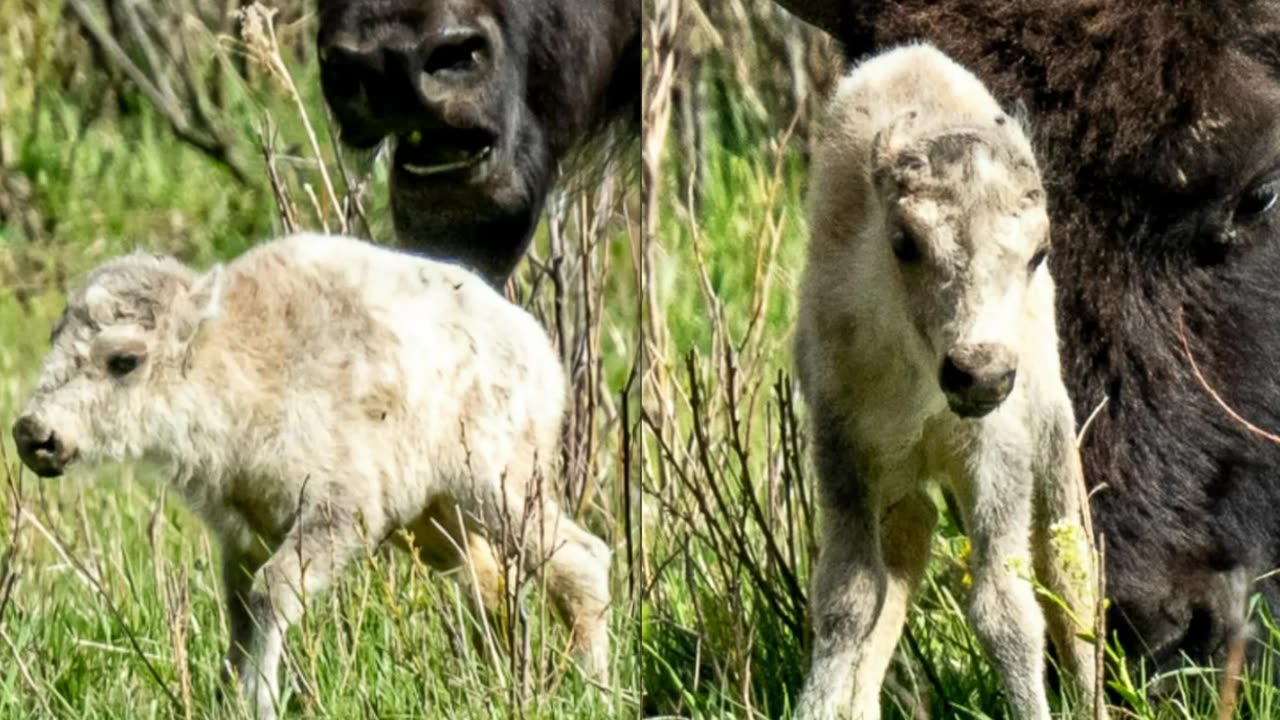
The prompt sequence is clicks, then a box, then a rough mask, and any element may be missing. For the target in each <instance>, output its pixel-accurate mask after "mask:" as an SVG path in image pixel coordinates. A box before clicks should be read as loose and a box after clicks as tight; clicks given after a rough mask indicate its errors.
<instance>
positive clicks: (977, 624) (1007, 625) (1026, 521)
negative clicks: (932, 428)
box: [956, 457, 1049, 720]
mask: <svg viewBox="0 0 1280 720" xmlns="http://www.w3.org/2000/svg"><path fill="white" fill-rule="evenodd" d="M1022 468H1025V472H1023V471H1022V470H1021V469H1022ZM971 473H972V474H971V476H970V477H969V478H966V480H965V482H964V483H962V486H961V487H957V488H956V491H957V492H956V494H957V496H958V499H959V500H960V505H961V511H962V512H964V513H965V515H966V520H967V521H966V523H965V525H966V526H967V527H968V528H969V539H970V542H971V543H972V546H973V554H972V556H971V559H970V568H971V574H972V575H973V589H972V590H971V594H970V598H969V612H968V616H969V622H970V623H971V625H972V626H973V631H974V634H975V635H977V637H978V640H979V642H981V643H982V646H983V649H985V650H986V651H987V654H988V655H989V656H990V657H991V660H992V662H993V663H994V665H995V667H996V669H997V671H998V672H999V673H1000V676H1001V678H1002V679H1003V680H1004V684H1005V690H1006V692H1007V693H1008V695H1009V704H1010V706H1011V708H1012V711H1013V717H1014V718H1016V720H1049V701H1048V699H1047V697H1046V695H1045V689H1044V632H1045V625H1044V617H1043V616H1042V615H1041V613H1040V606H1039V604H1038V603H1037V601H1036V595H1035V590H1034V588H1033V587H1032V584H1031V574H1032V567H1031V558H1030V553H1029V547H1028V545H1029V536H1030V533H1031V497H1030V495H1031V490H1032V488H1031V482H1030V467H1029V465H1028V464H1027V463H1025V462H1018V461H1017V460H1016V459H1015V458H1012V457H1009V458H984V461H983V463H982V464H981V465H980V466H978V467H975V468H971Z"/></svg>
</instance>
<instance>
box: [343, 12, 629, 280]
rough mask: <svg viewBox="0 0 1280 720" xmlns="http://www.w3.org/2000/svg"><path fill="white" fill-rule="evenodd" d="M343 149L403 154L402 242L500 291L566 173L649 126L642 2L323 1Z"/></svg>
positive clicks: (397, 175) (397, 179)
mask: <svg viewBox="0 0 1280 720" xmlns="http://www.w3.org/2000/svg"><path fill="white" fill-rule="evenodd" d="M319 8H320V28H319V37H318V45H319V50H320V57H321V84H322V86H323V88H324V93H325V99H326V100H327V101H328V104H329V106H330V108H332V110H333V112H334V116H335V117H336V119H337V121H338V125H339V128H340V131H341V132H340V134H341V137H342V139H343V141H344V142H345V143H346V144H348V145H351V146H354V147H357V148H372V147H375V146H377V145H378V144H380V143H382V142H383V141H384V140H387V139H392V140H393V143H394V163H393V166H394V167H393V170H392V174H391V206H392V215H393V216H394V219H395V226H396V234H397V235H398V237H399V239H400V241H401V243H402V244H403V245H405V246H406V247H408V248H411V249H413V250H417V251H421V252H424V253H426V254H428V255H432V256H435V257H442V258H448V259H452V260H457V261H460V262H462V263H464V264H466V265H469V266H471V267H473V268H474V269H476V270H479V271H480V272H481V273H482V274H484V275H485V276H487V277H488V278H489V279H490V281H491V282H501V281H503V280H505V279H506V278H507V276H508V275H510V273H511V271H512V270H513V269H514V268H515V265H516V263H517V261H519V259H520V257H521V255H523V254H524V251H525V249H526V248H527V246H528V243H529V239H530V238H531V236H532V234H533V231H534V228H535V227H536V225H537V222H538V217H539V215H540V214H541V210H542V206H543V202H544V200H545V199H546V196H547V193H548V191H549V190H550V189H551V187H552V185H553V183H554V182H555V179H556V175H557V171H558V169H559V166H560V165H561V164H562V163H563V162H564V161H565V160H566V159H567V158H568V156H569V155H570V154H571V153H572V152H573V151H574V150H575V149H576V148H578V147H580V146H582V145H583V144H584V143H585V142H587V141H589V140H590V139H592V138H595V137H599V136H602V135H605V134H606V128H607V126H609V125H611V124H615V123H614V122H613V121H615V120H617V121H620V123H621V124H623V125H627V126H630V127H631V128H634V127H638V125H639V98H640V0H320V1H319Z"/></svg>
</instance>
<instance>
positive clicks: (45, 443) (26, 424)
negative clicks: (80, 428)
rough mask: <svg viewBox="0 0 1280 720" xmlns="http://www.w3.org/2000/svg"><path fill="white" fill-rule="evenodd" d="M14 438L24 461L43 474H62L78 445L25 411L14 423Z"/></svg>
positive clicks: (38, 473) (34, 470)
mask: <svg viewBox="0 0 1280 720" xmlns="http://www.w3.org/2000/svg"><path fill="white" fill-rule="evenodd" d="M13 442H14V444H15V445H17V447H18V457H20V458H22V464H23V465H26V466H27V467H28V468H31V471H32V472H34V473H35V474H37V475H39V476H40V477H58V476H59V475H61V474H62V471H63V469H65V468H66V466H67V464H68V463H70V462H71V460H72V459H73V458H74V457H75V449H74V448H72V447H70V446H69V445H68V444H67V443H64V442H63V441H62V438H60V437H59V436H58V434H57V433H56V432H55V431H54V430H53V428H51V427H48V426H47V425H45V424H44V423H42V422H40V421H39V420H37V419H36V418H35V417H33V416H31V415H23V416H22V417H20V418H18V421H17V422H16V423H14V424H13Z"/></svg>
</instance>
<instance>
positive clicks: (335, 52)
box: [320, 45, 383, 100]
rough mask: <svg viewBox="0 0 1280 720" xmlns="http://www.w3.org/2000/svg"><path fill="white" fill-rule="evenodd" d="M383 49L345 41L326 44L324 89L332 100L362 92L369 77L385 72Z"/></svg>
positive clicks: (323, 71)
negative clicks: (367, 48) (353, 45)
mask: <svg viewBox="0 0 1280 720" xmlns="http://www.w3.org/2000/svg"><path fill="white" fill-rule="evenodd" d="M382 64H383V62H382V53H381V52H378V51H372V52H369V51H363V50H357V49H354V48H349V47H345V46H342V45H333V46H330V47H327V48H325V49H324V50H323V51H322V52H321V54H320V68H321V73H322V74H323V83H324V90H325V92H326V93H327V94H328V95H329V97H330V98H331V99H333V100H349V99H352V98H355V97H356V96H358V95H359V94H360V90H361V88H362V87H363V86H364V84H365V82H366V81H367V80H368V79H369V78H374V77H377V76H379V75H381V74H382V72H383V67H382Z"/></svg>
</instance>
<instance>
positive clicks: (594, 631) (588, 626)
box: [543, 503, 610, 683]
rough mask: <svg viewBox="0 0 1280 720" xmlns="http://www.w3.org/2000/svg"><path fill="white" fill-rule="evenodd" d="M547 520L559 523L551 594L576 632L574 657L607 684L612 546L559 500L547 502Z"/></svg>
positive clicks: (549, 570) (549, 576) (553, 539)
mask: <svg viewBox="0 0 1280 720" xmlns="http://www.w3.org/2000/svg"><path fill="white" fill-rule="evenodd" d="M543 522H545V523H547V524H549V525H552V526H554V527H555V529H554V531H553V532H552V533H551V534H550V537H548V538H547V541H549V542H550V548H549V549H550V552H551V554H550V557H549V558H548V559H547V563H546V569H545V573H546V583H547V592H548V593H549V594H550V595H551V601H552V602H553V603H554V604H555V607H556V611H557V613H558V614H559V615H560V617H561V618H562V619H563V620H564V622H565V625H567V626H568V627H569V631H570V633H572V637H573V641H572V648H573V652H574V655H575V656H576V657H577V658H578V660H579V662H580V663H582V665H583V667H584V669H585V670H586V671H587V674H588V675H589V676H591V677H592V678H594V679H596V680H597V681H599V682H602V683H608V681H609V623H608V610H609V562H610V557H609V556H610V552H609V548H608V546H607V545H605V544H604V541H602V540H601V539H600V538H598V537H596V536H595V535H592V534H591V533H589V532H587V531H586V530H584V529H582V528H581V527H580V526H578V525H577V524H576V523H574V522H573V521H572V520H570V519H569V518H568V516H566V515H564V514H563V513H561V512H560V509H559V508H558V507H557V506H556V505H555V504H554V503H547V504H546V505H544V506H543Z"/></svg>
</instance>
